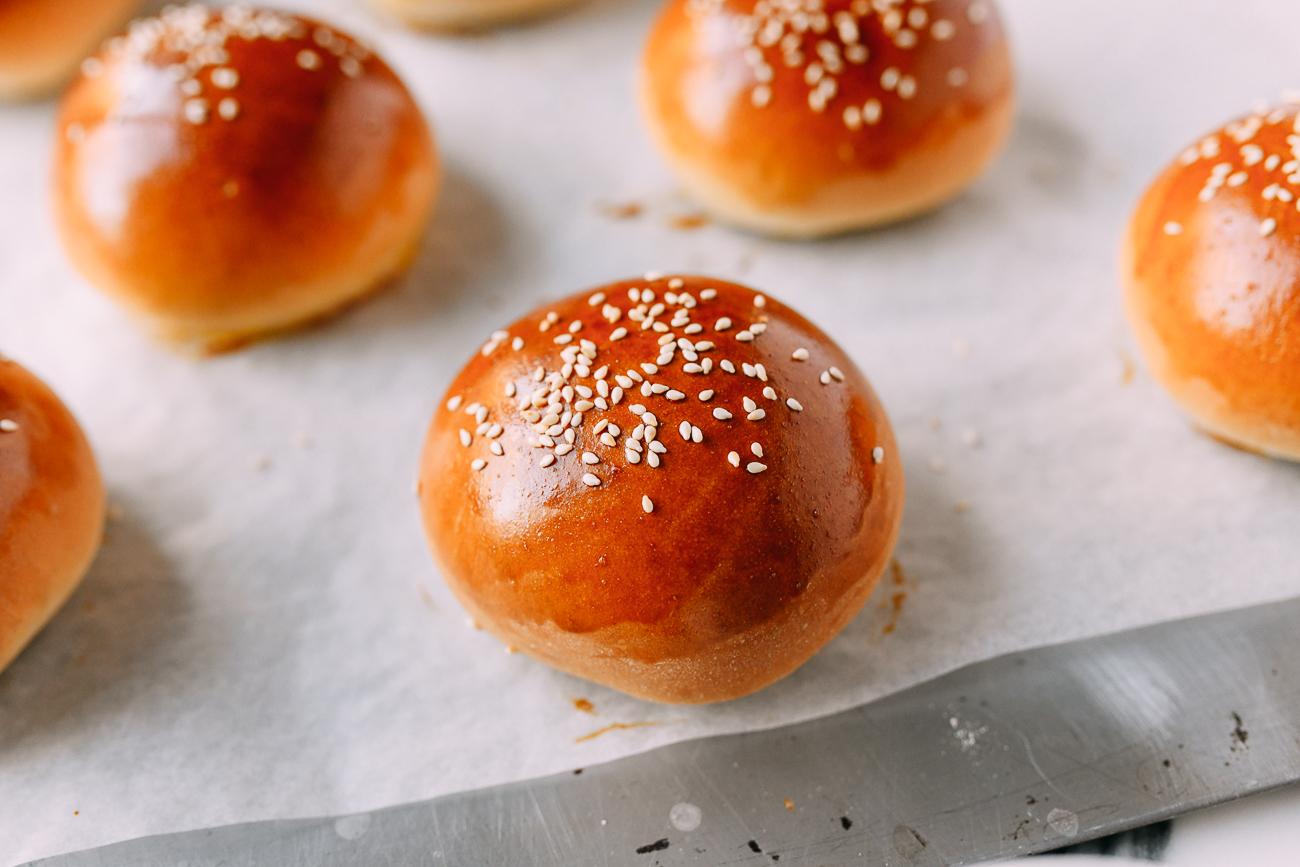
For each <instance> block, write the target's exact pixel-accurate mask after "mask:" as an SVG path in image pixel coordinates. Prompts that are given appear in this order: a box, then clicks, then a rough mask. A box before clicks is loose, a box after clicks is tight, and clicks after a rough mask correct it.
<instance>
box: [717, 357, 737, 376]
mask: <svg viewBox="0 0 1300 867" xmlns="http://www.w3.org/2000/svg"><path fill="white" fill-rule="evenodd" d="M718 366H719V367H721V368H722V369H723V370H725V371H726V372H727V373H735V372H736V365H734V364H732V363H731V362H730V361H728V360H727V359H725V358H724V359H722V363H721V364H719V365H718Z"/></svg>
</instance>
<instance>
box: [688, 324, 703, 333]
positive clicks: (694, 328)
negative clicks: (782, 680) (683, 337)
mask: <svg viewBox="0 0 1300 867" xmlns="http://www.w3.org/2000/svg"><path fill="white" fill-rule="evenodd" d="M703 330H704V326H703V325H701V324H700V323H698V322H692V323H691V324H690V325H687V326H686V333H687V334H699V333H700V332H701V331H703Z"/></svg>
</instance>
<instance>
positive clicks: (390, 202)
mask: <svg viewBox="0 0 1300 867" xmlns="http://www.w3.org/2000/svg"><path fill="white" fill-rule="evenodd" d="M438 181H439V162H438V156H437V153H436V151H435V149H434V145H433V141H432V139H431V137H430V135H429V130H428V127H427V126H426V125H425V122H424V118H423V117H422V115H421V114H420V110H419V108H418V107H417V106H416V104H415V102H414V101H413V100H412V99H411V96H410V94H409V93H408V92H407V90H406V88H405V87H404V86H403V85H402V82H401V81H399V80H398V78H397V76H396V75H394V74H393V72H392V70H390V69H389V68H388V67H387V66H386V65H385V64H384V63H383V61H382V60H380V59H379V58H378V57H376V56H375V55H373V54H372V53H371V52H370V51H369V50H367V49H366V48H365V47H364V46H362V45H361V44H360V43H358V42H355V41H354V40H352V39H351V38H349V37H347V36H345V35H343V34H341V33H339V32H338V31H336V30H334V29H332V28H330V27H327V26H325V25H323V24H319V23H317V22H315V21H312V20H310V19H306V18H299V17H295V16H291V15H286V14H282V13H278V12H263V11H251V10H249V9H247V8H244V7H237V6H232V7H228V8H226V9H224V10H221V9H209V8H208V7H205V6H201V5H191V6H185V7H179V8H178V7H172V8H170V9H169V10H168V11H165V12H164V13H163V14H162V16H161V17H159V18H149V19H144V20H141V21H137V22H135V23H134V24H132V25H131V28H130V30H129V32H128V33H126V34H125V35H123V36H121V37H119V38H115V39H112V40H110V41H109V42H108V43H106V45H105V47H104V49H103V50H102V51H101V52H100V53H99V54H98V55H96V56H95V57H94V58H93V59H92V60H90V61H87V62H86V63H85V64H83V65H82V74H81V75H80V77H79V78H78V79H77V80H76V81H75V82H74V84H73V85H72V87H71V89H70V90H69V91H68V93H67V95H66V96H65V98H64V101H63V106H62V110H61V112H60V116H59V135H58V136H57V152H56V154H55V171H54V205H55V215H56V219H57V223H58V227H59V231H60V234H61V235H62V237H63V242H64V244H65V246H66V247H67V250H68V253H69V255H70V256H71V258H72V261H73V263H74V264H75V265H76V266H77V267H78V268H79V269H80V270H81V272H82V274H83V275H85V277H86V278H87V279H88V280H89V281H90V282H91V283H94V284H95V285H97V286H99V287H100V288H101V289H103V290H104V291H106V292H108V293H109V294H110V295H112V296H113V297H115V298H117V299H118V300H120V301H122V302H123V303H124V304H126V305H127V306H128V307H131V308H133V309H134V310H136V311H138V312H140V313H142V314H144V315H145V316H146V317H147V318H148V319H150V320H152V321H153V322H154V323H155V324H156V326H157V328H158V330H159V331H161V332H162V333H163V334H164V335H165V336H167V337H170V338H173V339H176V340H180V341H183V342H187V343H193V344H196V345H197V346H198V347H199V348H201V349H206V350H220V349H224V348H230V347H231V346H233V345H238V344H239V343H241V342H243V341H246V340H247V339H249V338H250V337H255V336H259V335H262V334H266V333H269V332H274V331H278V330H281V329H284V328H287V327H289V326H292V325H295V324H298V323H302V322H304V321H307V320H310V319H313V318H317V317H320V316H323V315H325V314H328V313H331V312H333V311H335V310H337V309H338V308H340V307H342V306H343V305H346V304H348V303H349V302H351V301H354V300H355V299H357V298H358V297H360V296H362V295H364V294H366V293H367V292H370V291H371V290H373V289H375V288H377V287H378V286H379V285H381V284H382V283H384V281H386V280H388V279H389V278H390V277H392V276H394V275H395V274H396V273H398V272H399V271H400V270H401V269H402V268H403V267H404V266H405V264H406V263H407V262H408V261H409V259H410V258H411V256H412V255H413V253H414V252H415V250H416V247H417V245H418V243H419V241H420V239H421V236H422V234H423V231H424V227H425V224H426V222H427V217H428V215H429V211H430V208H431V206H432V203H433V199H434V195H435V193H436V191H437V187H438Z"/></svg>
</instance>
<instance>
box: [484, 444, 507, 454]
mask: <svg viewBox="0 0 1300 867" xmlns="http://www.w3.org/2000/svg"><path fill="white" fill-rule="evenodd" d="M488 451H490V452H492V454H494V455H496V456H497V457H501V456H502V455H504V454H505V453H506V450H505V447H504V446H502V445H501V443H500V442H499V441H498V440H492V442H490V443H488Z"/></svg>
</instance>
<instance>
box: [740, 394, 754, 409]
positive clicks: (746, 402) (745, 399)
mask: <svg viewBox="0 0 1300 867" xmlns="http://www.w3.org/2000/svg"><path fill="white" fill-rule="evenodd" d="M740 402H741V403H742V404H744V406H745V412H753V411H754V410H756V409H758V404H756V403H754V401H753V399H752V398H748V397H743V398H741V399H740Z"/></svg>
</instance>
